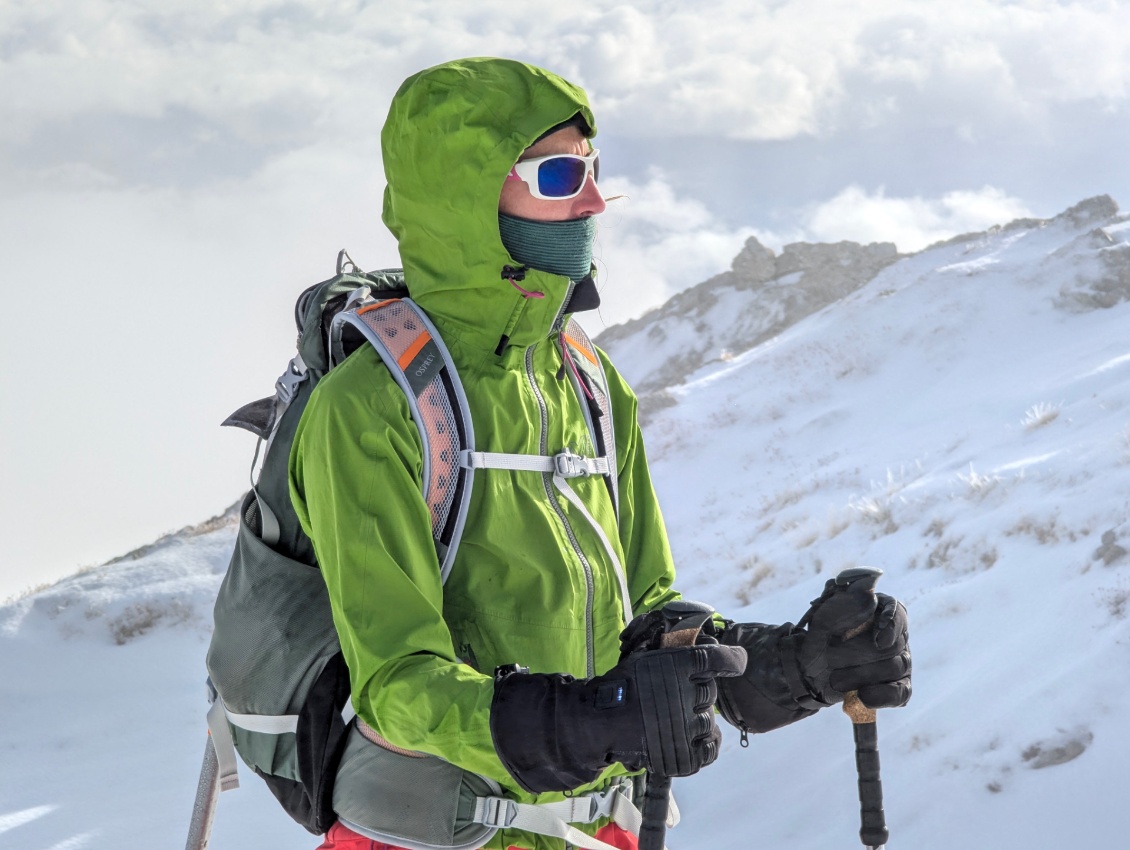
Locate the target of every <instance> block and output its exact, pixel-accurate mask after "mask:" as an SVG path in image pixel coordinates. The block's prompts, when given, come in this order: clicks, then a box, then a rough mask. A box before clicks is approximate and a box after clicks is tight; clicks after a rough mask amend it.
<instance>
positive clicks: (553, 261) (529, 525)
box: [290, 58, 910, 850]
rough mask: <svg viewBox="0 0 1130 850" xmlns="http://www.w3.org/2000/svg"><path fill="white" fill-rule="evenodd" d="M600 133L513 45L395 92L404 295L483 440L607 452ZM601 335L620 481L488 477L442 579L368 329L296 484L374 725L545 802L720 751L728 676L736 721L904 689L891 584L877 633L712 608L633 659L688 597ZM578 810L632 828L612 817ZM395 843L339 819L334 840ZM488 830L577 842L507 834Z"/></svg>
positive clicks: (348, 845)
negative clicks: (601, 439) (458, 386)
mask: <svg viewBox="0 0 1130 850" xmlns="http://www.w3.org/2000/svg"><path fill="white" fill-rule="evenodd" d="M596 129H597V124H596V120H595V117H594V115H593V113H592V110H591V108H590V106H589V103H588V100H587V97H586V95H585V93H584V92H583V91H582V90H581V89H580V88H578V87H576V86H574V85H572V84H571V83H568V82H566V81H565V80H563V79H562V78H560V77H558V76H557V75H555V74H552V73H550V72H548V71H545V70H543V69H540V68H536V67H533V66H530V65H527V64H524V63H521V62H517V61H512V60H505V59H494V58H477V59H465V60H460V61H455V62H448V63H445V64H442V65H439V66H436V67H434V68H430V69H427V70H425V71H422V72H420V73H418V74H416V75H414V76H412V77H410V78H409V79H408V80H406V81H405V82H404V84H403V85H402V86H401V87H400V89H399V91H398V92H397V93H396V95H395V97H394V99H393V101H392V105H391V108H390V110H389V114H388V118H387V121H386V123H385V125H384V128H383V131H382V136H381V145H382V152H383V159H384V167H385V175H386V179H387V189H386V190H385V194H384V211H383V220H384V223H385V224H386V225H387V226H388V227H389V229H390V230H391V231H392V233H393V234H394V236H395V237H396V239H397V242H398V247H399V252H400V258H401V261H402V263H403V267H404V278H405V282H406V285H407V288H408V290H409V292H410V295H411V297H412V299H413V300H414V301H415V302H416V303H417V304H418V305H419V306H420V307H421V308H422V309H423V310H424V311H425V312H426V314H427V315H428V316H429V317H430V319H431V320H432V322H433V323H434V325H435V326H436V328H437V329H438V330H439V332H440V335H441V337H442V339H443V341H444V343H445V344H446V346H447V348H448V349H449V351H450V355H451V358H452V361H453V362H454V363H455V365H456V367H457V370H458V374H459V376H460V378H461V380H462V382H463V385H464V387H465V390H466V396H467V400H468V403H469V408H470V413H471V419H472V422H473V425H474V430H475V437H476V446H477V448H478V449H481V450H483V451H487V452H498V453H506V454H510V455H513V454H520V455H537V456H546V455H554V454H557V453H558V452H560V451H562V450H563V449H566V448H569V447H571V448H572V449H574V450H580V451H581V452H582V454H584V453H587V454H590V455H591V454H594V453H595V451H596V449H595V447H594V446H593V445H592V442H593V441H592V439H591V437H590V432H589V429H588V426H587V424H586V416H585V413H584V411H582V409H581V404H580V402H579V399H578V395H577V393H576V392H575V390H574V388H573V387H572V386H571V385H570V381H569V380H568V379H567V377H566V365H567V364H566V361H567V359H568V357H569V354H568V352H567V350H566V347H565V343H564V342H563V340H562V330H563V327H564V324H565V321H566V320H567V318H568V317H570V316H572V315H574V314H575V313H578V312H582V311H585V310H590V309H592V308H594V307H596V306H597V305H598V304H599V293H598V290H597V288H596V285H595V283H594V279H593V271H594V270H593V265H592V248H593V240H594V236H595V228H596V222H597V217H598V216H599V215H600V214H601V213H602V212H603V211H604V209H605V200H604V198H603V197H602V195H601V192H600V189H599V184H598V179H599V176H600V173H599V168H600V158H599V151H598V150H597V149H596V148H595V147H594V146H593V143H592V140H593V138H594V137H595V135H596ZM598 354H599V361H600V366H601V367H602V368H603V370H604V373H605V375H606V380H607V387H608V394H609V396H610V401H611V407H612V414H613V416H612V419H613V423H614V427H615V446H614V447H613V448H614V457H615V465H616V472H617V475H616V482H617V483H616V493H612V492H611V491H610V489H609V487H608V486H607V481H608V480H609V479H608V478H606V477H604V476H601V475H592V476H588V477H579V478H574V479H571V480H570V481H569V485H570V486H571V488H572V491H573V493H574V494H575V496H576V498H577V500H578V502H577V503H574V502H572V501H570V500H569V499H568V498H566V497H564V496H563V495H562V494H561V493H560V492H559V491H557V490H556V489H555V487H554V486H553V484H552V483H551V481H550V478H551V477H552V476H551V475H550V474H549V473H544V474H543V473H539V472H533V473H531V472H527V471H523V470H516V469H500V468H492V469H484V470H479V471H478V472H477V473H476V476H475V483H474V488H473V491H472V493H473V496H472V501H471V505H470V508H469V512H468V516H467V521H466V527H465V529H464V532H463V536H462V542H461V544H460V547H459V550H458V556H457V558H456V561H455V564H454V567H453V569H452V570H451V572H450V577H449V579H448V580H447V582H446V583H445V584H444V583H442V582H441V580H440V576H439V570H438V563H437V555H436V550H435V547H434V544H433V538H432V533H431V526H430V518H429V513H428V508H427V505H426V504H425V503H424V501H423V498H422V496H421V476H422V467H423V459H422V457H421V445H420V442H419V437H418V435H417V431H416V428H415V426H414V424H413V422H412V420H411V414H410V412H409V407H408V404H407V401H406V399H405V396H404V393H403V392H401V391H400V389H399V388H398V387H397V386H396V385H395V384H394V383H393V380H392V378H391V377H390V374H389V372H388V370H387V369H386V368H385V367H384V366H383V365H382V363H381V361H380V359H379V357H378V356H377V354H376V353H374V352H373V350H372V349H371V347H364V348H362V349H359V350H358V351H357V352H356V353H354V354H353V355H352V356H351V357H349V358H348V359H347V360H346V361H345V362H344V363H342V364H341V365H339V366H338V367H336V368H335V369H334V370H333V371H332V372H331V373H330V374H329V375H328V376H326V377H325V378H324V379H323V380H322V381H321V383H320V384H319V385H318V387H317V388H316V390H315V391H314V393H313V395H312V397H311V400H310V403H309V405H308V407H307V408H306V410H305V412H304V413H303V416H302V419H301V421H300V423H299V426H298V430H297V432H296V435H295V440H294V446H293V450H292V453H291V460H290V478H291V496H292V501H293V504H294V506H295V509H296V511H297V513H298V516H299V519H300V521H301V523H302V527H303V529H304V530H305V532H306V533H307V534H308V535H309V537H310V538H311V540H312V541H313V544H314V549H315V552H316V556H317V561H318V564H319V566H320V568H321V571H322V573H323V575H324V577H325V582H326V585H327V586H328V589H329V596H330V602H331V606H332V610H333V615H334V623H335V626H336V628H337V631H338V634H339V638H340V642H341V647H342V650H343V653H344V655H345V660H346V662H347V664H348V668H349V673H350V681H351V689H352V701H353V706H354V708H355V710H356V712H357V715H358V718H359V722H361V723H363V724H364V725H365V726H366V727H367V728H368V729H370V730H372V731H373V732H374V733H376V735H378V736H379V738H380V739H382V740H383V741H384V742H386V743H387V744H391V745H392V746H394V747H396V748H399V749H400V750H403V751H411V752H418V753H427V754H432V755H436V756H439V757H441V758H442V759H443V760H445V761H446V762H449V763H452V764H454V765H458V766H460V767H462V768H464V769H465V770H468V771H472V772H474V773H476V774H479V775H481V776H484V777H487V778H488V779H490V780H492V781H493V782H495V783H497V784H498V786H499V787H501V789H503V792H504V793H505V795H506V796H507V797H509V798H511V799H514V800H516V801H525V802H531V801H539V802H541V801H546V800H564V799H567V798H568V797H570V796H574V795H578V794H582V793H584V792H588V791H592V790H600V789H604V788H607V787H609V785H610V783H613V782H616V781H619V779H620V778H621V777H624V776H626V775H629V774H633V773H638V772H640V771H643V770H656V771H659V772H663V773H666V774H668V775H686V774H689V773H693V772H695V771H697V770H698V769H700V768H701V767H704V766H706V765H708V764H710V763H711V762H712V761H713V760H714V759H715V758H716V757H717V754H718V748H719V741H720V732H719V729H718V727H717V724H716V721H715V719H714V714H715V710H714V704H715V702H716V700H717V698H718V696H719V692H720V691H721V693H722V700H721V704H722V707H723V714H724V716H725V717H727V719H730V720H731V721H732V722H737V723H739V724H740V725H741V728H742V729H743V734H745V733H746V732H759V731H767V730H768V729H771V728H776V727H778V726H781V725H784V724H785V723H789V722H792V721H793V720H797V719H800V718H801V717H805V716H808V715H810V714H812V713H814V711H815V710H816V709H817V708H819V707H821V706H823V705H828V704H831V703H833V702H836V701H838V700H840V699H842V698H843V693H844V691H846V690H848V689H853V688H859V689H861V690H860V693H861V695H863V697H864V701H865V702H868V703H869V704H871V705H873V706H889V705H901V704H903V703H905V701H906V700H907V699H908V698H909V695H910V660H909V650H908V647H907V642H906V615H905V609H904V608H903V607H902V606H901V605H900V604H898V603H897V602H895V601H894V600H893V599H890V598H889V597H880V602H879V605H880V608H879V613H880V616H879V621H880V622H881V627H877V628H876V630H875V631H874V632H873V633H868V634H866V635H864V636H862V637H860V638H857V639H855V640H853V641H848V642H847V643H845V644H843V646H837V647H833V649H832V650H828V648H827V645H826V644H827V643H828V642H827V641H825V640H824V637H825V636H816V635H811V634H808V635H806V634H805V631H804V630H798V629H796V628H794V627H792V626H790V625H788V624H786V626H762V625H758V624H743V625H741V626H735V625H733V624H726V623H723V622H722V621H721V620H720V619H719V620H717V622H712V623H708V624H707V629H706V631H707V632H708V633H710V634H709V635H707V636H704V637H702V638H701V639H700V640H699V642H698V643H697V644H696V645H693V646H687V647H681V648H671V649H651V650H648V651H645V652H642V653H635V654H633V655H629V656H626V657H625V658H624V659H621V653H620V649H621V644H620V636H621V633H622V632H625V628H626V627H627V626H628V625H629V620H632V618H638V620H637V622H636V623H635V625H636V626H637V628H639V627H640V625H639V624H640V623H643V624H644V626H647V624H648V623H651V622H653V621H654V617H655V616H656V615H655V613H654V612H657V611H661V610H662V609H663V608H664V607H665V606H667V605H668V604H669V603H671V602H673V601H675V600H678V599H679V598H680V597H679V594H678V592H677V591H676V589H675V587H674V582H675V568H674V563H673V558H672V553H671V549H670V546H669V543H668V539H667V533H666V531H665V528H664V523H663V518H662V514H661V511H660V507H659V503H658V501H657V499H656V494H655V491H654V489H653V486H652V480H651V476H650V472H649V469H648V463H647V458H646V455H645V451H644V442H643V437H642V433H641V429H640V425H639V421H638V418H637V408H636V404H637V402H636V397H635V396H634V394H633V393H632V391H631V389H630V388H629V386H628V385H627V383H626V382H625V381H624V379H623V377H622V376H621V375H620V374H619V373H618V372H617V370H616V368H615V367H614V366H613V365H612V363H611V362H609V360H608V358H607V357H606V356H605V355H604V354H603V352H598ZM608 455H609V456H612V452H609V453H608ZM614 496H615V497H617V498H615V499H614V498H613V497H614ZM617 502H618V505H617V504H616V503H617ZM582 508H583V510H582ZM585 512H587V514H588V517H585V516H584V515H583V514H584V513H585ZM590 519H591V522H590ZM602 537H603V538H604V539H602ZM649 617H650V618H652V620H649V619H648V618H649ZM880 633H881V635H880ZM710 635H712V636H710ZM805 640H807V641H808V645H807V649H806V646H805V644H804V643H803V641H805ZM818 644H819V648H817V647H818ZM782 646H785V647H786V649H782ZM845 647H846V649H845ZM747 656H748V664H747ZM806 665H807V666H806ZM496 673H497V675H496ZM727 705H728V706H730V708H726V706H727ZM421 793H425V792H424V791H421ZM580 829H581V830H582V831H584V832H586V833H587V834H590V835H592V834H595V835H596V836H597V837H598V838H599V839H600V840H603V841H605V842H606V843H607V844H609V845H612V846H614V847H621V848H625V850H630V849H631V848H634V847H635V841H636V839H635V836H633V835H631V834H630V833H629V831H627V830H625V829H623V828H622V827H621V826H618V825H617V824H615V823H609V822H607V819H604V821H603V822H602V821H599V820H598V821H597V822H595V823H593V824H587V825H581V827H580ZM388 846H389V845H386V844H382V843H381V842H379V841H376V840H374V839H371V838H368V837H364V836H362V835H359V834H357V833H356V832H353V831H351V830H350V829H347V828H346V827H345V826H344V825H343V824H341V823H338V824H335V826H334V827H333V828H332V829H331V830H330V832H329V834H328V835H327V836H326V839H325V842H324V843H323V844H322V845H321V847H322V848H323V850H385V848H387V847H388ZM488 846H489V847H491V848H499V850H504V848H522V850H562V848H563V847H564V846H565V842H564V841H563V840H562V839H560V838H553V837H547V836H546V835H543V834H538V833H535V832H531V831H528V830H523V829H512V828H511V829H502V830H501V831H500V832H499V833H498V834H497V835H495V836H494V837H493V838H492V839H491V840H490V842H489V844H488Z"/></svg>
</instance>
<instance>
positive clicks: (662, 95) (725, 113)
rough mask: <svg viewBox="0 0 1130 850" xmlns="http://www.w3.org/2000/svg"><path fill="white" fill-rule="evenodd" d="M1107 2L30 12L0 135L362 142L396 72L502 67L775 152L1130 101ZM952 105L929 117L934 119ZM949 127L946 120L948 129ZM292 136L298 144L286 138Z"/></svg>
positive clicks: (5, 80)
mask: <svg viewBox="0 0 1130 850" xmlns="http://www.w3.org/2000/svg"><path fill="white" fill-rule="evenodd" d="M1121 11H1122V10H1120V8H1119V4H1117V3H1113V2H1110V3H1102V2H1090V3H1071V4H1059V3H1047V2H1036V0H1031V2H1018V3H1005V2H1000V0H948V2H938V0H921V2H916V3H914V4H907V3H906V2H904V0H868V2H863V0H843V1H842V2H828V0H792V2H788V3H776V2H761V3H750V2H748V0H703V2H701V3H697V4H695V5H694V6H693V7H689V6H681V5H678V4H675V5H672V4H670V3H666V2H662V0H649V1H645V2H639V3H635V4H633V5H631V6H627V5H625V4H622V3H619V2H616V0H593V2H590V3H586V4H583V5H569V4H560V3H548V2H531V3H523V4H513V3H503V2H497V0H496V2H488V3H479V4H474V5H470V4H466V3H463V2H457V1H456V0H417V1H416V2H414V3H412V4H410V5H405V4H402V3H396V2H391V0H384V2H376V3H370V4H367V5H358V4H357V3H354V2H344V0H343V1H342V2H328V3H327V2H323V0H286V2H282V0H277V1H276V2H272V0H232V2H228V3H224V4H201V3H196V2H188V0H171V1H170V2H167V3H160V4H158V3H156V2H155V0H148V2H147V0H132V2H129V0H127V2H110V0H91V1H90V2H86V3H83V4H81V5H80V6H79V7H76V6H75V5H74V4H73V3H69V2H65V0H40V2H37V3H35V4H21V5H19V6H17V7H14V8H13V7H11V6H9V7H7V11H6V12H5V13H3V15H4V17H3V18H2V19H0V26H3V27H4V29H5V40H4V44H3V50H2V52H0V57H2V59H3V67H4V73H3V74H2V75H0V103H3V104H4V105H5V107H6V109H5V115H6V120H5V122H4V127H3V128H2V129H0V140H2V141H5V142H7V143H9V144H14V143H24V144H27V143H29V141H30V140H31V139H32V138H33V134H34V132H35V130H36V129H37V128H41V129H43V128H46V129H45V130H44V131H45V132H46V131H47V130H49V129H50V128H58V129H65V128H66V127H67V126H68V122H70V121H74V120H76V119H78V118H80V117H81V116H84V115H89V114H95V115H101V116H132V117H135V118H136V117H140V118H146V119H150V120H157V119H160V118H162V117H163V116H171V119H170V120H172V121H174V122H175V121H176V115H177V111H178V110H179V112H180V114H182V115H192V116H196V120H197V121H198V122H199V123H200V124H202V125H206V126H213V127H216V126H220V125H222V128H223V129H222V130H221V131H220V132H221V135H223V134H227V135H229V136H232V137H236V138H239V139H242V140H244V141H247V142H250V143H260V144H269V143H274V144H276V145H278V144H282V145H283V146H284V147H287V146H290V147H298V146H301V145H304V144H306V143H308V142H309V137H310V136H309V134H311V133H314V132H318V133H326V132H335V131H340V130H341V129H343V128H344V127H345V126H346V124H345V122H348V127H349V132H351V133H354V134H358V133H360V134H366V135H373V134H374V133H375V131H376V129H377V128H379V126H380V123H381V121H382V119H383V112H384V106H385V104H387V103H388V100H389V97H390V96H391V94H392V92H393V91H394V90H395V88H396V86H397V85H398V84H399V82H400V81H401V80H403V79H404V78H405V77H406V76H407V75H408V74H410V73H412V72H414V71H416V70H419V69H420V68H422V67H425V66H426V65H429V64H432V63H434V62H439V61H443V60H445V59H450V58H454V57H457V56H461V55H491V54H494V55H513V56H517V57H518V58H523V59H527V60H530V61H533V62H536V63H540V64H545V65H546V66H548V67H552V68H554V69H556V70H560V71H562V72H563V73H565V74H567V75H568V76H570V77H572V78H575V79H576V80H577V81H579V82H581V83H582V84H584V85H585V86H587V87H588V88H589V90H590V94H591V95H592V96H593V98H594V101H595V102H596V103H597V105H598V106H599V107H600V109H601V115H602V118H603V119H604V121H605V122H610V123H611V125H613V126H614V127H615V128H616V131H617V132H619V133H625V132H634V133H641V134H647V133H655V132H666V133H675V134H679V135H698V134H701V135H718V136H725V137H729V138H735V139H750V140H773V139H788V138H795V137H797V136H804V135H817V136H826V135H828V134H832V133H835V132H837V131H838V130H839V129H841V128H843V127H847V126H854V125H856V124H857V123H863V124H864V125H870V124H874V123H875V122H884V121H895V122H906V121H910V120H915V121H925V122H927V123H929V122H930V120H931V115H933V116H934V118H935V119H938V120H942V121H947V120H948V121H957V122H958V123H964V124H965V125H969V126H972V124H973V123H974V119H975V118H980V119H986V118H989V117H992V116H998V117H999V118H1000V119H1001V120H1003V118H1004V117H1006V116H1007V117H1011V118H1015V117H1016V116H1024V115H1027V116H1029V117H1032V116H1039V115H1041V114H1043V113H1044V112H1045V111H1046V110H1047V109H1049V108H1051V107H1052V106H1054V105H1056V104H1063V103H1072V102H1100V101H1101V102H1102V103H1103V104H1104V105H1105V106H1107V107H1109V108H1116V109H1122V108H1125V105H1126V100H1127V96H1128V93H1130V83H1128V80H1130V50H1127V44H1128V36H1127V27H1125V26H1124V23H1125V22H1124V21H1123V20H1122V19H1121ZM940 106H944V107H945V109H944V110H942V111H939V109H938V107H940ZM942 116H948V117H942ZM288 140H293V141H292V142H291V143H290V144H288Z"/></svg>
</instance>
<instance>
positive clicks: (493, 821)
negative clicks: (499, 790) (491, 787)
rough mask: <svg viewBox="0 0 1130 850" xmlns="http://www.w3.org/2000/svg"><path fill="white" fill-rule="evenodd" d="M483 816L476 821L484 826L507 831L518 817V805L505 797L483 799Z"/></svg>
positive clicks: (481, 799)
mask: <svg viewBox="0 0 1130 850" xmlns="http://www.w3.org/2000/svg"><path fill="white" fill-rule="evenodd" d="M480 801H481V803H482V814H481V816H480V817H478V818H476V820H477V821H478V822H479V823H481V824H483V825H484V826H493V827H496V828H498V829H505V828H506V827H508V826H510V824H512V823H514V819H515V818H516V817H518V805H517V803H515V802H514V801H513V800H507V799H506V798H505V797H481V798H480Z"/></svg>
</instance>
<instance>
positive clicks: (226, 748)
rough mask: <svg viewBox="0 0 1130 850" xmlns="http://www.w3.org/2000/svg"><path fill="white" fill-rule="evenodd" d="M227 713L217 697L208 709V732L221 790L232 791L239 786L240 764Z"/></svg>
mask: <svg viewBox="0 0 1130 850" xmlns="http://www.w3.org/2000/svg"><path fill="white" fill-rule="evenodd" d="M225 715H226V712H225V710H224V703H223V701H222V700H220V698H219V697H217V698H216V700H215V701H214V702H213V703H212V707H211V708H209V709H208V734H209V735H210V736H211V738H212V749H214V750H215V751H216V763H217V765H218V766H219V775H220V790H221V791H230V790H232V789H233V788H238V787H239V765H238V762H237V761H236V758H235V741H233V740H232V737H231V729H229V728H228V724H227V720H226V719H225Z"/></svg>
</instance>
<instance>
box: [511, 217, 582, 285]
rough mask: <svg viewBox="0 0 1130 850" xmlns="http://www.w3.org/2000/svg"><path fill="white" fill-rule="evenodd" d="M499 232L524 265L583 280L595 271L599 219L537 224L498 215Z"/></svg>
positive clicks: (513, 253)
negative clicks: (594, 252) (593, 254)
mask: <svg viewBox="0 0 1130 850" xmlns="http://www.w3.org/2000/svg"><path fill="white" fill-rule="evenodd" d="M498 231H499V233H500V234H501V235H502V244H503V246H504V247H505V248H506V250H507V251H509V252H510V256H511V257H513V258H514V259H515V260H517V261H518V262H519V263H521V264H522V265H524V266H529V267H530V268H531V269H537V270H538V271H543V272H549V273H550V274H560V275H565V276H566V277H567V278H569V280H583V279H584V278H585V277H586V276H587V275H588V273H589V271H591V269H592V243H593V239H594V238H595V237H596V216H593V215H590V216H586V217H585V218H575V219H572V220H570V221H534V220H533V219H529V218H518V217H516V216H512V215H506V214H504V213H499V214H498Z"/></svg>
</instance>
